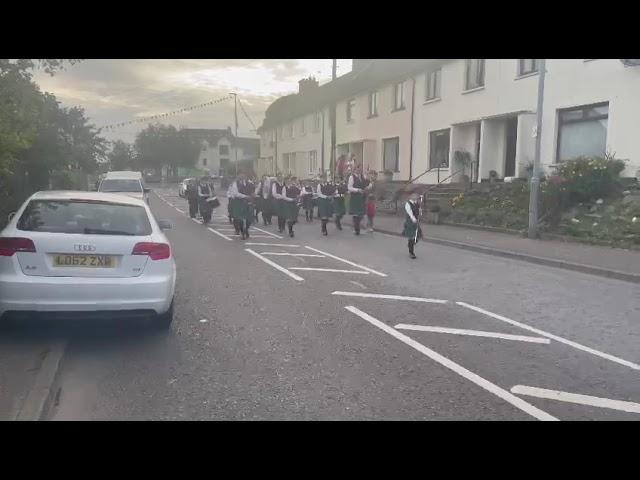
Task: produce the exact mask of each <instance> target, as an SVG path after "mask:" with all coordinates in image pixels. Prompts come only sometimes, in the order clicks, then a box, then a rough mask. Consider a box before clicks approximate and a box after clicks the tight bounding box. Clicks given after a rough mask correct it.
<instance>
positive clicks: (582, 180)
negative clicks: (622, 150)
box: [557, 155, 625, 202]
mask: <svg viewBox="0 0 640 480" xmlns="http://www.w3.org/2000/svg"><path fill="white" fill-rule="evenodd" d="M624 167H625V164H624V161H623V160H618V159H616V158H613V157H612V156H609V155H607V156H605V157H604V158H603V157H578V158H576V159H573V160H568V161H566V162H564V163H563V164H562V165H560V167H559V168H558V170H557V175H558V177H560V178H561V179H562V180H563V182H561V183H562V185H561V190H562V189H564V191H566V192H567V193H568V195H569V200H570V201H571V202H588V201H591V200H596V199H598V198H601V197H607V196H609V195H611V194H613V193H615V192H616V190H617V189H618V187H619V186H620V183H619V178H620V173H621V172H622V171H623V170H624Z"/></svg>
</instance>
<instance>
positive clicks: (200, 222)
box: [191, 218, 202, 225]
mask: <svg viewBox="0 0 640 480" xmlns="http://www.w3.org/2000/svg"><path fill="white" fill-rule="evenodd" d="M191 220H193V221H194V222H196V223H199V224H200V225H202V221H201V220H198V219H196V218H192V219H191Z"/></svg>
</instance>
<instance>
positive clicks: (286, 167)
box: [282, 153, 290, 173]
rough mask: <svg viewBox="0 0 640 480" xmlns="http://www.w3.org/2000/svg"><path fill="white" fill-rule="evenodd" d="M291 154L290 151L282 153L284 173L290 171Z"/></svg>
mask: <svg viewBox="0 0 640 480" xmlns="http://www.w3.org/2000/svg"><path fill="white" fill-rule="evenodd" d="M289 167H290V165H289V154H288V153H283V154H282V171H283V172H284V173H287V172H289Z"/></svg>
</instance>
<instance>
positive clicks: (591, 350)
mask: <svg viewBox="0 0 640 480" xmlns="http://www.w3.org/2000/svg"><path fill="white" fill-rule="evenodd" d="M456 303H457V304H458V305H460V306H462V307H465V308H468V309H470V310H473V311H475V312H479V313H483V314H484V315H487V316H489V317H492V318H495V319H496V320H502V321H503V322H506V323H509V324H511V325H515V326H516V327H520V328H523V329H525V330H529V331H530V332H533V333H537V334H538V335H542V336H543V337H547V338H550V339H551V340H555V341H556V342H560V343H564V344H565V345H569V346H571V347H573V348H577V349H578V350H583V351H585V352H588V353H591V354H592V355H596V356H598V357H601V358H604V359H607V360H610V361H612V362H615V363H619V364H620V365H624V366H626V367H629V368H632V369H634V370H640V365H638V364H636V363H633V362H630V361H628V360H624V359H622V358H619V357H616V356H614V355H610V354H608V353H605V352H601V351H599V350H596V349H594V348H591V347H587V346H585V345H581V344H579V343H576V342H574V341H572V340H568V339H566V338H563V337H559V336H557V335H554V334H552V333H549V332H545V331H544V330H539V329H537V328H534V327H530V326H529V325H527V324H525V323H520V322H517V321H515V320H511V319H510V318H507V317H503V316H502V315H498V314H497V313H493V312H490V311H488V310H484V309H482V308H480V307H475V306H473V305H469V304H468V303H465V302H456Z"/></svg>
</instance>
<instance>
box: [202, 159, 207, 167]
mask: <svg viewBox="0 0 640 480" xmlns="http://www.w3.org/2000/svg"><path fill="white" fill-rule="evenodd" d="M202 165H203V166H205V167H206V166H207V159H206V158H203V159H202Z"/></svg>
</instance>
